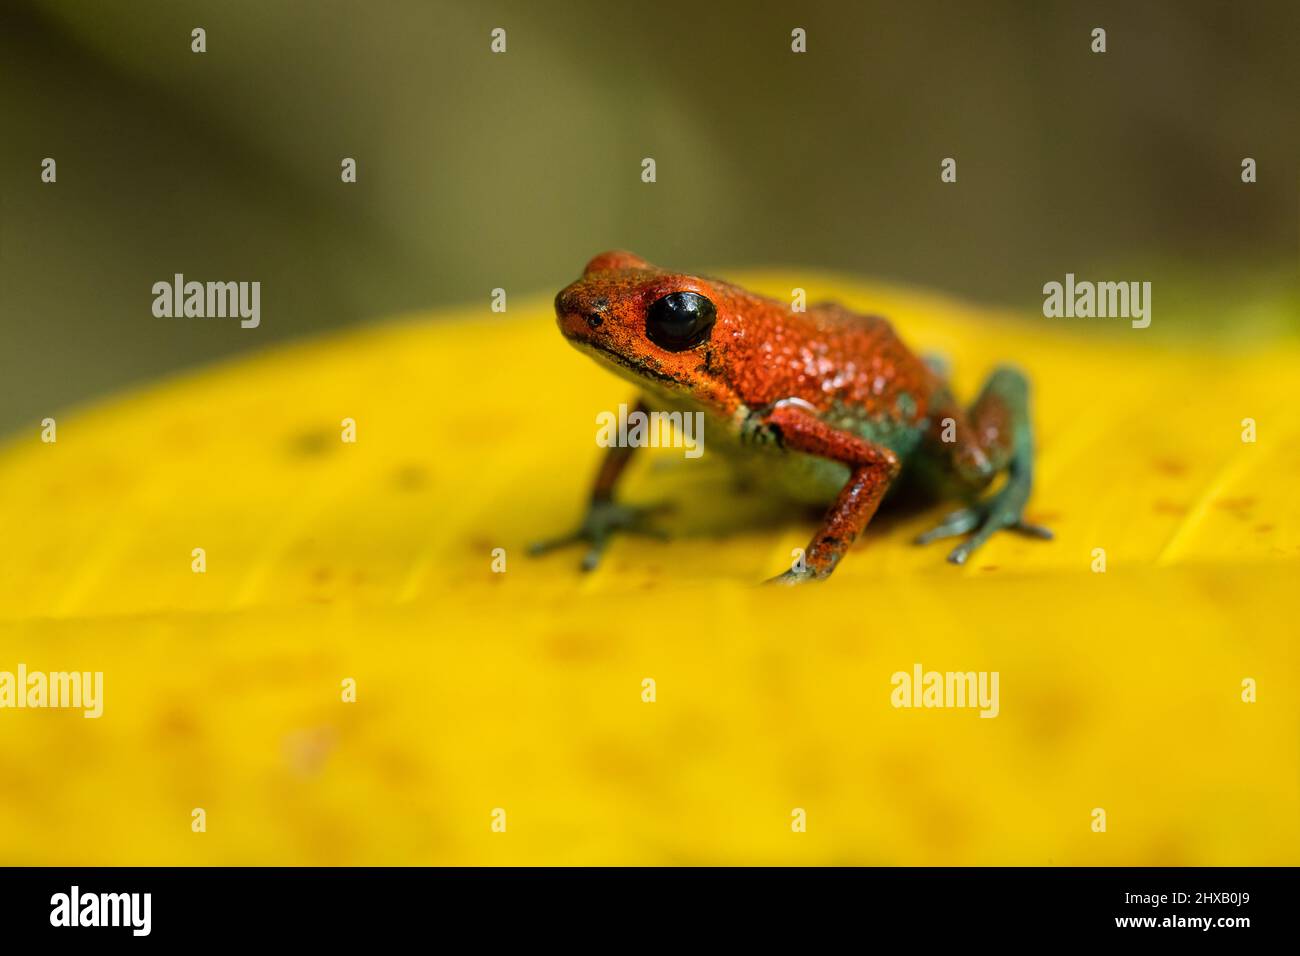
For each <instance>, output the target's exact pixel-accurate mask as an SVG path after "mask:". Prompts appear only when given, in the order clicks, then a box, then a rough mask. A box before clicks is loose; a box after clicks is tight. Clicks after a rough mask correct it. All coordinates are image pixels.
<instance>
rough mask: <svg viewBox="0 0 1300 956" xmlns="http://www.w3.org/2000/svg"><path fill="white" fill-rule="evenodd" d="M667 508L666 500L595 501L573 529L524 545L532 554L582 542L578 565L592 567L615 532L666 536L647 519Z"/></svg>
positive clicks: (597, 562)
mask: <svg viewBox="0 0 1300 956" xmlns="http://www.w3.org/2000/svg"><path fill="white" fill-rule="evenodd" d="M670 510H671V505H668V504H656V505H648V506H637V505H624V504H619V503H617V502H614V501H597V502H595V503H593V504H592V505H591V506H590V508H588V510H587V514H586V515H585V516H584V517H583V519H582V524H581V525H579V526H578V528H577V529H576V530H575V531H573V532H571V533H569V534H565V535H560V536H559V537H556V538H549V539H546V540H544V541H535V542H533V543H532V544H530V545H529V546H528V553H529V554H530V555H533V556H536V555H541V554H547V553H548V552H551V551H555V550H557V549H559V548H563V547H567V546H568V545H571V544H586V545H587V552H586V554H584V555H583V557H582V564H581V568H582V570H583V571H593V570H595V569H596V567H598V566H599V565H600V559H601V558H602V557H604V555H605V549H606V548H607V547H608V546H609V542H610V539H611V538H612V537H613V536H614V535H615V534H616V533H621V534H635V535H640V536H642V537H647V538H656V539H658V540H661V541H662V540H666V539H667V538H668V533H667V532H666V531H664V530H663V529H662V528H657V527H655V526H654V525H653V524H652V523H651V521H650V519H651V518H653V517H654V516H655V515H658V514H662V513H664V512H665V511H670Z"/></svg>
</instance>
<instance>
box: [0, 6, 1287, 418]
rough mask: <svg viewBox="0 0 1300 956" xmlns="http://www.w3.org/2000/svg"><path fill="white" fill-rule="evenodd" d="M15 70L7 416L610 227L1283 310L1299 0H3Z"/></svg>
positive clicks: (828, 262)
mask: <svg viewBox="0 0 1300 956" xmlns="http://www.w3.org/2000/svg"><path fill="white" fill-rule="evenodd" d="M196 26H201V27H203V28H204V29H205V30H206V31H207V47H208V52H207V53H205V54H202V55H196V54H194V53H191V51H190V31H191V29H192V28H194V27H196ZM498 26H500V27H504V28H505V29H506V30H507V31H508V52H507V53H506V54H504V55H493V54H492V53H490V52H489V33H490V31H491V30H492V28H494V27H498ZM796 26H800V27H803V28H804V29H806V30H807V33H808V52H807V53H806V54H804V55H795V54H792V53H791V52H790V31H791V29H792V28H793V27H796ZM1096 26H1101V27H1104V28H1105V29H1106V30H1107V32H1108V47H1109V50H1108V52H1107V53H1106V54H1104V55H1096V54H1093V53H1092V52H1091V51H1090V49H1089V43H1090V36H1089V34H1090V31H1091V30H1092V28H1093V27H1096ZM0 61H2V62H0V115H2V116H3V135H2V136H0V430H5V431H9V430H12V429H15V428H18V427H22V426H26V427H31V428H33V429H36V428H37V427H38V422H39V420H40V419H41V418H42V417H43V416H45V415H47V414H53V413H56V412H58V411H59V410H60V409H62V408H64V407H66V406H67V405H68V404H70V403H73V402H77V401H82V400H85V399H87V398H90V397H93V396H96V395H100V394H103V393H105V392H107V391H109V390H112V389H114V388H117V387H119V386H121V385H124V384H127V383H130V382H133V381H139V380H142V379H145V378H149V377H153V376H157V375H159V374H163V373H167V372H169V371H172V370H175V369H180V368H186V367H190V366H193V365H196V364H200V363H203V362H207V361H209V360H211V359H213V358H216V357H220V356H223V355H228V354H231V353H234V352H236V351H240V350H248V349H253V348H257V347H261V346H264V345H266V344H267V343H269V342H272V341H278V340H284V339H288V338H291V337H295V336H300V335H303V334H307V333H311V332H314V331H319V330H324V329H329V328H333V327H338V326H341V325H345V324H348V323H353V322H357V321H364V320H367V319H373V318H378V317H382V316H385V315H390V314H392V313H395V312H401V311H408V310H416V309H425V308H428V307H431V306H438V305H444V304H451V303H470V304H471V306H472V308H475V309H482V311H483V314H484V315H485V316H487V315H489V314H490V313H489V311H488V304H489V293H490V290H491V289H492V288H494V287H497V286H501V287H504V288H506V289H507V290H508V292H509V293H510V295H511V296H512V297H513V296H522V295H526V294H528V293H533V292H546V293H550V292H554V291H555V290H556V289H558V288H559V287H561V286H562V285H564V284H565V283H567V282H568V281H570V280H571V279H572V278H574V277H575V276H576V274H577V273H578V271H579V270H580V269H581V267H582V265H583V263H584V262H585V261H586V260H587V259H588V258H590V257H591V256H592V255H593V254H595V253H596V252H598V251H601V250H604V249H606V248H611V247H625V248H630V249H634V250H636V251H637V252H639V253H640V254H642V255H644V256H646V257H647V258H649V259H651V260H652V261H656V262H658V263H660V264H663V265H666V266H670V267H674V268H680V269H682V270H684V271H701V272H709V271H714V272H717V271H720V270H721V271H725V270H726V269H728V268H731V267H738V266H762V265H793V266H807V267H815V268H817V269H835V270H843V271H847V272H851V273H855V274H862V275H870V276H877V277H883V278H887V279H891V280H896V281H901V282H906V283H912V284H917V285H924V286H927V287H931V288H935V289H939V290H942V291H947V292H951V293H953V294H956V295H960V296H964V297H967V298H971V299H975V300H979V301H984V302H989V303H1001V304H1005V305H1008V306H1011V307H1014V308H1018V309H1023V310H1025V312H1026V313H1027V314H1033V313H1038V312H1039V310H1040V308H1041V303H1042V293H1041V289H1042V285H1043V283H1044V282H1046V281H1050V280H1052V279H1058V280H1059V279H1061V278H1062V277H1063V275H1064V274H1065V273H1066V272H1067V271H1070V272H1075V273H1076V274H1078V275H1079V276H1080V278H1096V279H1111V280H1150V281H1152V282H1153V284H1154V287H1153V294H1152V299H1153V308H1154V321H1153V324H1152V327H1151V329H1149V330H1147V331H1146V332H1144V333H1143V338H1142V339H1140V340H1139V339H1136V338H1135V339H1134V343H1135V347H1141V346H1142V345H1145V344H1146V343H1148V342H1154V341H1159V340H1163V339H1165V338H1167V337H1170V336H1182V335H1200V336H1212V337H1215V338H1216V339H1219V340H1223V341H1225V342H1227V341H1232V340H1253V341H1258V340H1260V339H1269V338H1273V337H1277V336H1279V335H1291V334H1294V333H1295V332H1296V330H1297V328H1300V318H1298V317H1297V313H1298V312H1300V307H1298V302H1300V294H1298V293H1297V285H1298V281H1297V265H1298V263H1300V239H1298V236H1297V223H1298V221H1300V197H1298V191H1297V181H1298V179H1300V176H1298V173H1297V157H1298V156H1300V123H1298V122H1297V119H1298V115H1297V113H1298V110H1297V104H1300V4H1297V3H1295V2H1294V0H1279V2H1275V3H1240V4H1237V3H1203V2H1163V3H1142V4H1131V3H1090V4H1083V3H1050V2H1032V3H1031V2H983V3H973V2H971V3H957V2H951V3H936V2H897V3H871V4H863V3H857V2H847V0H846V2H830V0H828V2H822V3H816V4H776V3H772V4H763V3H754V2H717V3H698V2H696V3H677V2H665V3H653V4H651V3H625V4H613V3H608V2H604V3H597V2H564V3H559V2H519V3H493V2H482V3H479V2H473V3H471V2H463V3H459V4H451V3H418V2H409V0H380V2H371V3H361V2H340V0H319V2H290V0H221V2H216V0H213V2H187V0H131V2H102V3H90V2H77V3H73V2H56V0H49V2H41V0H28V2H20V0H5V3H4V6H3V8H2V12H0ZM47 156H49V157H53V158H55V159H56V160H57V162H58V182H57V184H55V185H45V184H42V183H41V182H40V163H41V160H42V159H43V158H44V157H47ZM345 156H351V157H355V158H356V160H357V162H358V167H359V182H358V183H356V184H355V185H344V184H343V183H341V182H340V179H339V164H340V161H341V159H342V158H343V157H345ZM646 156H651V157H654V158H655V160H656V162H657V165H658V182H657V183H655V184H653V185H646V184H643V183H642V182H641V181H640V163H641V159H642V158H643V157H646ZM947 156H951V157H954V158H956V160H957V163H958V181H957V183H956V184H955V185H944V184H941V183H940V181H939V163H940V160H941V159H942V158H944V157H947ZM1246 156H1250V157H1253V158H1255V159H1256V160H1257V162H1258V166H1259V182H1258V183H1256V184H1255V185H1251V186H1246V185H1243V184H1242V182H1241V180H1240V163H1241V160H1242V158H1243V157H1246ZM176 272H183V273H184V274H185V275H186V277H187V278H190V279H198V280H200V281H203V280H210V279H211V280H260V281H261V282H262V324H261V327H260V328H258V329H256V330H242V329H240V328H239V325H238V323H237V322H234V321H229V320H225V321H223V320H212V321H207V320H199V319H189V320H185V319H181V320H177V319H159V318H155V317H154V316H153V315H152V313H151V305H152V301H153V296H152V292H151V286H152V285H153V283H154V282H156V281H159V280H165V279H170V277H171V276H172V275H173V274H174V273H176ZM1040 321H1041V319H1040ZM1121 327H1124V323H1094V324H1092V325H1089V326H1087V328H1088V329H1089V331H1090V332H1091V331H1092V330H1094V329H1095V330H1096V331H1097V334H1118V333H1116V332H1115V331H1114V330H1116V329H1119V328H1121ZM491 360H492V356H491V355H486V354H485V355H484V361H491ZM432 388H433V385H432V384H431V389H432ZM444 398H445V396H444Z"/></svg>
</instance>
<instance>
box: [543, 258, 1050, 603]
mask: <svg viewBox="0 0 1300 956" xmlns="http://www.w3.org/2000/svg"><path fill="white" fill-rule="evenodd" d="M798 305H802V308H800V307H797V306H798ZM555 316H556V324H557V325H558V327H559V331H560V333H561V335H563V336H564V338H565V339H566V340H567V341H568V342H569V344H570V345H572V346H574V347H575V348H576V349H577V350H578V351H580V352H582V353H584V354H586V355H587V356H589V357H590V358H592V359H594V360H595V361H596V362H597V363H598V364H600V365H602V366H604V367H605V368H606V369H608V370H609V371H611V372H613V373H615V374H616V375H619V376H621V377H622V378H624V379H625V380H627V381H630V382H631V383H632V384H633V385H635V386H636V387H637V391H638V393H639V398H638V400H637V404H636V410H637V411H641V412H643V413H646V414H649V413H650V412H654V411H661V412H667V413H672V412H681V413H697V412H702V413H703V414H704V419H703V421H704V422H705V426H706V427H705V429H704V433H703V434H704V437H705V438H706V439H707V441H706V448H707V450H708V451H709V452H715V451H716V453H718V454H720V455H722V456H724V457H725V458H726V459H727V460H728V461H729V462H730V463H731V464H733V465H735V466H736V467H737V469H738V470H739V471H740V472H741V473H743V474H744V475H746V476H747V478H750V479H754V478H755V477H756V478H757V480H758V481H759V482H760V483H761V486H762V487H764V488H765V489H766V490H769V491H771V492H773V493H777V494H780V495H782V496H783V497H784V498H787V499H789V500H791V501H792V502H795V503H799V504H802V505H813V506H820V507H824V508H825V509H826V510H825V512H824V515H823V517H822V519H821V522H820V524H819V526H818V528H817V530H816V532H815V533H814V534H813V536H812V539H811V540H810V541H809V543H808V545H807V547H806V548H804V549H802V553H800V552H795V554H796V557H795V560H793V561H792V562H791V566H790V567H789V568H787V569H786V570H784V571H782V572H781V573H780V574H778V575H776V576H775V577H773V578H771V579H770V581H769V583H773V584H779V585H795V584H803V583H806V582H813V581H822V580H825V579H826V578H828V577H829V576H830V575H831V573H832V572H833V571H834V570H835V568H836V566H837V565H838V564H839V563H840V561H841V560H842V559H843V558H844V556H845V554H846V553H848V551H849V549H850V548H851V547H852V546H853V545H854V543H855V541H857V539H858V537H859V536H860V535H861V534H862V532H863V530H864V529H865V528H866V527H867V525H868V523H869V522H870V521H871V519H872V518H873V516H874V515H875V514H876V511H877V509H878V508H879V506H880V504H881V502H882V501H884V500H885V498H886V496H887V495H888V494H891V493H893V491H895V490H896V489H897V488H899V487H901V486H904V485H905V484H906V483H909V482H910V483H913V484H915V485H917V486H920V487H924V488H926V489H927V493H928V494H930V495H936V494H937V495H939V496H943V497H952V498H956V499H957V500H958V502H959V503H960V505H961V507H959V508H958V509H957V510H955V511H953V512H952V513H950V514H948V515H947V516H946V517H944V518H942V519H941V520H940V521H939V522H938V523H937V524H936V525H935V526H934V527H933V528H930V529H929V530H927V531H925V532H924V533H922V534H921V535H919V536H918V537H917V538H916V539H915V541H916V543H918V544H922V545H924V544H929V543H931V542H934V541H938V540H941V539H951V538H961V539H962V540H961V541H960V542H959V543H958V544H957V545H956V547H955V548H954V549H953V550H952V551H951V552H950V553H949V554H948V560H949V561H950V562H952V563H953V564H957V565H961V564H964V563H966V562H967V561H968V560H969V559H970V557H971V555H972V554H974V553H975V551H976V550H977V549H979V548H980V547H981V546H983V545H984V544H985V543H986V542H987V541H988V540H989V539H990V538H991V537H992V536H993V535H994V534H995V533H997V532H999V531H1010V532H1015V533H1018V534H1022V535H1026V536H1028V537H1031V538H1037V539H1042V540H1050V539H1051V537H1052V532H1051V531H1050V530H1048V529H1047V528H1045V527H1043V526H1041V525H1039V524H1034V523H1032V522H1030V521H1028V520H1026V518H1025V508H1026V505H1027V503H1028V501H1029V496H1030V492H1031V490H1032V486H1033V460H1034V440H1033V431H1032V428H1031V423H1030V416H1029V380H1028V377H1027V376H1026V375H1025V373H1024V372H1022V371H1021V370H1019V369H1018V368H1017V367H1016V366H1014V365H1010V364H1006V365H999V366H997V367H996V368H995V369H994V370H993V371H992V372H991V373H990V374H989V376H988V377H987V379H986V380H985V382H984V384H983V386H982V387H981V389H980V390H979V392H978V394H977V395H976V397H975V400H974V401H973V402H972V403H971V404H969V405H968V406H967V405H962V404H961V403H959V401H958V400H957V398H956V396H955V394H954V391H953V389H952V388H951V386H950V385H949V382H948V377H947V375H946V371H945V368H944V363H943V362H942V360H937V359H935V358H933V357H923V356H921V355H919V354H918V353H916V352H914V351H912V350H911V349H910V348H909V347H908V346H907V345H905V344H904V342H903V340H902V339H901V338H900V337H899V335H898V334H897V333H896V332H895V330H894V328H893V326H892V325H891V324H890V322H889V321H888V320H887V319H885V318H884V317H882V316H880V315H876V314H867V313H859V312H855V311H852V310H850V309H849V308H847V307H845V306H843V305H840V304H838V303H836V302H816V303H807V304H802V303H797V302H796V301H790V302H786V301H782V300H778V299H774V298H769V297H767V296H763V295H758V294H755V293H753V292H750V291H748V290H746V289H744V288H742V287H740V286H738V285H734V284H732V283H729V282H725V281H722V280H719V279H714V278H708V277H705V276H702V275H694V274H688V273H681V272H673V271H669V270H666V269H662V268H659V267H657V266H654V265H652V264H650V263H649V262H648V261H646V260H645V259H642V258H641V257H639V256H637V255H635V254H633V253H631V252H626V251H623V250H615V251H611V252H605V253H601V254H600V255H597V256H596V257H595V258H593V259H592V260H591V261H590V262H588V263H587V265H586V267H585V268H584V269H583V271H582V275H581V277H580V278H578V279H577V280H576V281H574V282H572V283H571V284H569V285H567V286H565V287H564V288H563V289H561V290H560V292H559V293H558V294H557V295H556V297H555ZM635 450H636V449H635V447H632V446H629V445H626V444H624V445H618V444H615V445H612V446H610V447H608V448H607V449H606V451H605V455H604V458H603V459H602V461H601V464H600V466H599V468H598V469H597V472H596V476H595V480H594V482H593V484H592V487H591V490H590V492H589V494H588V496H587V502H586V511H585V514H584V516H583V518H582V519H581V521H580V522H579V524H578V526H577V527H576V528H575V529H573V530H572V531H570V532H568V533H566V534H562V535H559V536H557V537H554V538H550V539H547V540H543V541H539V542H536V543H535V544H533V545H532V546H531V547H530V549H529V550H530V552H531V553H532V554H534V555H541V554H546V553H549V552H551V551H553V550H556V549H559V548H563V547H566V546H570V545H575V544H577V545H583V546H585V547H586V552H585V554H584V556H583V558H582V562H581V568H582V569H583V570H585V571H591V570H593V569H595V568H596V567H597V566H598V565H599V564H600V561H601V559H602V556H603V555H604V553H605V551H606V549H607V547H608V545H609V543H610V541H611V540H612V539H613V538H614V537H615V536H616V535H618V534H635V535H651V536H654V537H659V538H664V537H666V535H665V534H664V532H663V531H662V529H660V528H658V527H657V526H656V524H655V521H654V518H655V516H656V515H657V514H659V513H661V512H662V511H663V510H664V509H663V508H662V507H661V506H635V505H629V504H627V503H625V502H623V501H621V500H620V499H619V498H618V496H617V495H616V491H617V488H618V484H619V481H620V479H621V478H622V477H623V476H624V474H625V473H626V471H627V467H628V465H629V463H630V462H631V461H632V458H633V455H634V452H635ZM1000 479H1004V480H1001V482H1000V484H999V483H998V482H999V480H1000ZM995 485H996V490H992V486H995Z"/></svg>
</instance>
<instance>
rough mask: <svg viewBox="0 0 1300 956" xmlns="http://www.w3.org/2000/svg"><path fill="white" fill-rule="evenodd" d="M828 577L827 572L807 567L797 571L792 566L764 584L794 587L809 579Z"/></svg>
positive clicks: (816, 579)
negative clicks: (819, 572) (818, 571)
mask: <svg viewBox="0 0 1300 956" xmlns="http://www.w3.org/2000/svg"><path fill="white" fill-rule="evenodd" d="M826 577H827V575H825V574H818V573H817V572H815V571H813V570H810V569H807V568H805V569H804V570H803V571H795V570H794V569H793V568H791V569H790V570H789V571H786V572H785V573H784V574H778V575H777V576H776V577H774V578H768V579H767V580H766V581H764V582H763V583H764V584H774V585H779V586H782V587H791V588H792V587H794V586H795V585H796V584H803V583H805V582H807V581H822V580H824V579H825V578H826Z"/></svg>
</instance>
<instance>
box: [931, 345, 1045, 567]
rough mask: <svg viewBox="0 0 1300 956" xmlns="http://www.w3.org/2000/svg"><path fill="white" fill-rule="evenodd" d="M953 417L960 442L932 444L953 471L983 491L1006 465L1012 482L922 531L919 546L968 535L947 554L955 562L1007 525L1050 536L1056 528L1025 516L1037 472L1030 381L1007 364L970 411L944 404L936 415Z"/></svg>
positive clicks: (937, 417)
mask: <svg viewBox="0 0 1300 956" xmlns="http://www.w3.org/2000/svg"><path fill="white" fill-rule="evenodd" d="M948 417H951V418H953V419H954V421H955V422H956V424H957V429H956V440H955V441H952V442H942V441H941V440H938V438H937V436H936V435H931V436H930V438H931V447H932V448H939V449H941V454H942V456H943V457H944V458H945V459H946V461H947V462H948V464H949V466H950V470H951V472H952V473H953V474H954V475H955V476H956V478H957V479H958V481H959V482H960V483H961V484H962V485H963V486H964V487H965V488H966V490H967V492H968V493H969V494H970V495H972V496H974V495H976V494H978V493H979V492H980V491H982V490H983V489H984V488H986V487H987V486H988V484H989V483H990V482H991V481H992V480H993V478H994V477H995V476H996V475H997V474H998V473H999V472H1001V471H1003V470H1004V469H1005V470H1006V472H1007V483H1006V484H1005V485H1004V486H1003V487H1002V489H1001V490H1000V491H999V492H998V493H997V494H995V495H993V496H992V497H989V498H985V499H984V500H982V501H977V502H975V503H974V504H972V505H971V506H970V507H968V508H963V509H961V510H960V511H955V512H953V513H952V514H950V515H948V516H947V517H946V518H944V519H943V521H941V522H940V523H939V524H938V526H937V527H935V528H932V529H931V530H929V531H927V532H926V533H925V534H922V535H920V536H919V537H918V538H917V539H916V542H917V544H928V543H930V542H931V541H937V540H938V539H940V538H949V537H954V536H957V535H963V534H969V535H970V537H969V538H967V539H966V540H965V541H963V542H962V543H961V544H959V545H958V546H957V547H956V548H954V549H953V551H952V553H951V554H949V555H948V560H949V561H951V562H953V563H954V564H964V563H965V562H966V559H967V558H969V557H970V556H971V554H972V553H974V551H975V549H976V548H978V547H979V546H980V545H982V544H983V543H984V542H985V541H987V540H988V539H989V538H990V537H992V536H993V534H994V533H995V532H997V531H1000V530H1002V529H1007V530H1010V531H1017V532H1020V533H1021V534H1027V535H1030V536H1031V537H1036V538H1045V539H1046V538H1051V537H1052V532H1050V531H1048V530H1047V529H1046V528H1041V527H1039V526H1038V525H1033V524H1029V523H1028V522H1026V521H1025V520H1024V511H1025V505H1026V503H1027V502H1028V501H1029V492H1030V490H1031V489H1032V488H1033V474H1034V439H1033V431H1032V429H1031V428H1030V423H1029V383H1028V381H1027V380H1026V379H1025V376H1024V375H1023V374H1022V373H1021V372H1020V371H1019V370H1018V369H1014V368H1011V367H1010V366H1002V367H1001V368H999V369H997V370H996V371H995V372H994V373H993V374H992V375H991V376H990V377H989V379H988V381H987V382H986V383H985V384H984V387H983V388H982V389H981V390H980V394H979V397H978V398H976V399H975V403H974V404H973V405H972V406H971V408H970V411H969V412H968V413H966V412H963V411H962V410H961V409H959V408H957V407H956V406H955V404H953V405H951V406H950V407H946V408H940V409H939V411H938V414H936V415H935V416H934V418H935V424H936V428H939V427H940V426H941V425H942V423H943V419H945V418H948Z"/></svg>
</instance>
